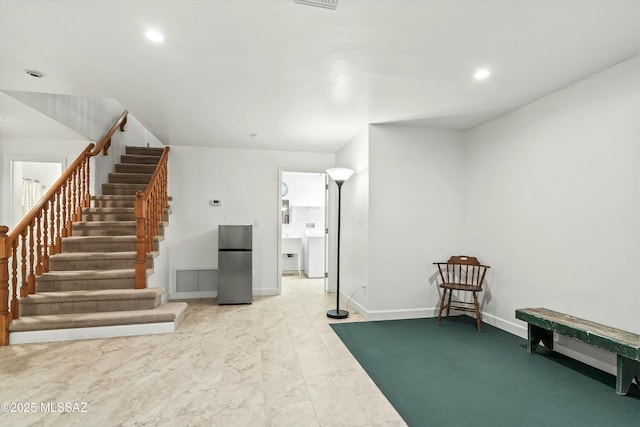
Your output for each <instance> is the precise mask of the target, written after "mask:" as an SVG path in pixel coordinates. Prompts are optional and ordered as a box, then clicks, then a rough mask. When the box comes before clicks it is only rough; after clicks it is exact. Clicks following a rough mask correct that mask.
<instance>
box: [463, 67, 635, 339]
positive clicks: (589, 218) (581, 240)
mask: <svg viewBox="0 0 640 427" xmlns="http://www.w3.org/2000/svg"><path fill="white" fill-rule="evenodd" d="M639 75H640V57H637V58H635V59H632V60H630V61H627V62H624V63H622V64H619V65H618V66H615V67H613V68H611V69H609V70H607V71H604V72H602V73H600V74H597V75H595V76H592V77H591V78H588V79H586V80H584V81H581V82H579V83H577V84H575V85H573V86H571V87H568V88H566V89H564V90H562V91H560V92H557V93H555V94H553V95H550V96H548V97H546V98H544V99H541V100H539V101H537V102H534V103H532V104H530V105H527V106H526V107H523V108H521V109H519V110H517V111H514V112H512V113H510V114H508V115H506V116H504V117H502V118H500V119H498V120H495V121H493V122H490V123H487V124H485V125H483V126H481V127H479V128H477V129H475V130H473V131H471V132H469V134H468V141H467V143H468V152H467V156H468V168H467V169H468V174H467V180H466V185H467V197H466V200H467V205H466V206H467V208H466V212H467V219H466V223H467V230H468V236H469V247H470V249H471V252H473V253H476V254H478V255H479V256H480V257H481V260H482V261H485V262H487V263H488V264H490V265H492V267H493V268H492V271H493V275H492V277H491V280H490V283H489V286H488V288H489V292H487V294H488V295H485V302H484V306H483V309H484V311H485V313H487V315H488V318H491V317H494V318H495V320H496V321H497V322H498V323H499V325H500V326H502V327H506V328H508V329H510V330H512V331H513V332H516V333H520V334H521V335H524V333H525V329H524V326H525V325H524V323H522V322H520V321H517V320H515V319H514V311H515V310H516V309H517V308H520V307H538V306H541V307H547V308H550V309H554V310H558V311H561V312H564V313H568V314H572V315H575V316H578V317H582V318H586V319H589V320H592V321H595V322H600V323H603V324H605V325H610V326H613V327H618V328H622V329H625V330H629V331H632V332H635V333H640V323H639V322H638V321H637V303H638V301H640V287H639V286H638V283H637V280H636V279H635V278H636V276H637V275H636V274H635V273H636V270H637V265H638V258H639V256H640V243H639V242H640V168H639V167H638V159H640V79H638V76H639ZM487 297H488V299H487ZM506 322H513V325H511V326H510V325H509V324H508V323H506Z"/></svg>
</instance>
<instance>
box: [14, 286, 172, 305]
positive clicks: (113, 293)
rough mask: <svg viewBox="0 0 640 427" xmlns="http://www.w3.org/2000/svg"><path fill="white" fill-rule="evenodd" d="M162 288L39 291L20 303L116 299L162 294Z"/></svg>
mask: <svg viewBox="0 0 640 427" xmlns="http://www.w3.org/2000/svg"><path fill="white" fill-rule="evenodd" d="M163 292H164V290H163V289H162V288H145V289H98V290H81V291H64V292H39V293H37V294H33V295H29V296H28V297H23V298H21V299H20V304H25V305H28V304H51V303H56V302H72V301H116V300H126V299H138V298H156V297H158V296H161V295H162V293H163Z"/></svg>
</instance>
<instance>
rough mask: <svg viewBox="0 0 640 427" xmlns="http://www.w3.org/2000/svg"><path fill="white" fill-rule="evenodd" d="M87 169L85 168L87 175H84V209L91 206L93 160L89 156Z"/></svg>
mask: <svg viewBox="0 0 640 427" xmlns="http://www.w3.org/2000/svg"><path fill="white" fill-rule="evenodd" d="M86 164H87V167H86V168H85V169H86V170H85V175H84V191H85V194H86V196H85V200H84V207H85V208H88V207H90V206H91V194H90V193H89V191H90V187H91V185H90V184H91V158H90V157H89V156H87V162H86Z"/></svg>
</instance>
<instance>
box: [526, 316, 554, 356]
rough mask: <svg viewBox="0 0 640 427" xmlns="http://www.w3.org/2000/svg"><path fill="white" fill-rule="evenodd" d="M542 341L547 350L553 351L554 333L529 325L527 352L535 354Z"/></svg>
mask: <svg viewBox="0 0 640 427" xmlns="http://www.w3.org/2000/svg"><path fill="white" fill-rule="evenodd" d="M540 341H542V343H543V344H544V346H545V348H546V349H547V350H549V351H553V331H547V330H546V329H543V328H541V327H539V326H536V325H532V324H531V323H529V324H528V340H527V352H528V353H535V352H536V349H537V348H538V344H540Z"/></svg>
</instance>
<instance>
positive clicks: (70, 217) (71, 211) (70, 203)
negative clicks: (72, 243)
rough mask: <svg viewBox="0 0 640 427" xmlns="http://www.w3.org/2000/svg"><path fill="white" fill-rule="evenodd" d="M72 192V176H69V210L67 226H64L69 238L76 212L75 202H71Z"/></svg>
mask: <svg viewBox="0 0 640 427" xmlns="http://www.w3.org/2000/svg"><path fill="white" fill-rule="evenodd" d="M71 190H72V184H71V176H69V178H67V203H66V206H67V207H68V210H67V215H66V217H65V218H66V219H67V222H65V225H64V228H65V229H66V231H67V236H71V233H72V230H71V227H72V225H71V224H72V216H73V213H74V212H75V206H74V205H73V200H71V192H72V191H71Z"/></svg>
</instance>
